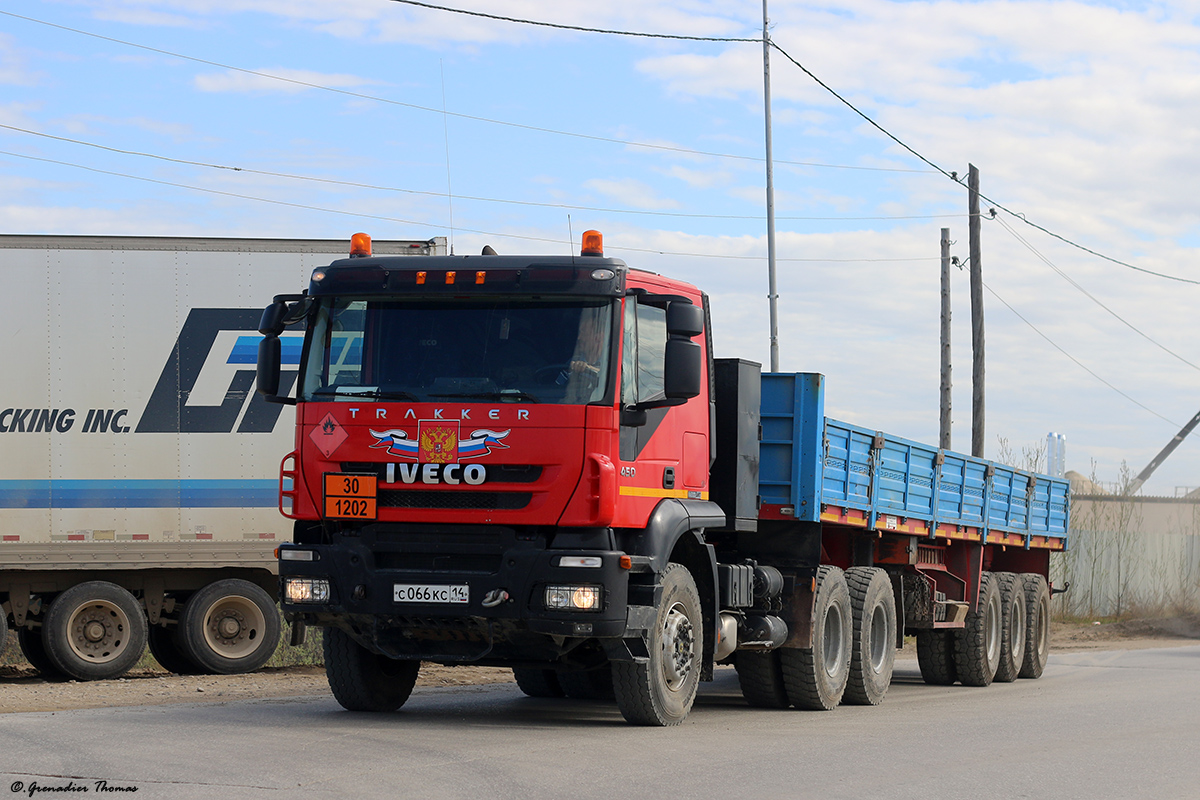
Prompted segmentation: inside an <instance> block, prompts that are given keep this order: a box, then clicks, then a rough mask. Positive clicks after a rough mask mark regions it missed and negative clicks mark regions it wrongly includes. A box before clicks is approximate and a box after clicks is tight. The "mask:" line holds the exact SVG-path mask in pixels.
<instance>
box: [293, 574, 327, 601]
mask: <svg viewBox="0 0 1200 800" xmlns="http://www.w3.org/2000/svg"><path fill="white" fill-rule="evenodd" d="M283 595H284V597H285V598H287V601H288V602H289V603H326V602H328V601H329V581H327V580H325V579H324V578H288V579H287V580H286V582H285V583H284V585H283Z"/></svg>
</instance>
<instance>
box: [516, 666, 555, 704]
mask: <svg viewBox="0 0 1200 800" xmlns="http://www.w3.org/2000/svg"><path fill="white" fill-rule="evenodd" d="M513 678H515V679H516V681H517V688H519V689H520V690H521V691H522V692H524V693H525V694H527V695H529V696H530V697H562V696H563V688H562V686H560V685H559V683H558V673H557V672H555V671H554V670H552V669H529V668H526V667H513Z"/></svg>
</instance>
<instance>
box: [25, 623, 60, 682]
mask: <svg viewBox="0 0 1200 800" xmlns="http://www.w3.org/2000/svg"><path fill="white" fill-rule="evenodd" d="M17 644H18V645H20V646H21V654H22V655H24V656H25V660H26V661H28V662H29V664H30V666H32V667H33V668H34V669H36V670H37V671H38V673H39V674H41V676H42V677H43V678H44V679H45V680H48V681H64V680H67V679H68V676H67V675H64V674H63V673H62V671H61V670H59V668H58V667H56V666H54V664H53V663H52V662H51V661H50V657H49V656H48V655H46V646H45V645H44V644H43V643H42V629H41V628H26V627H20V628H17Z"/></svg>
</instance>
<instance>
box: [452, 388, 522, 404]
mask: <svg viewBox="0 0 1200 800" xmlns="http://www.w3.org/2000/svg"><path fill="white" fill-rule="evenodd" d="M429 396H430V397H444V398H446V399H449V400H508V401H510V402H516V401H518V400H524V401H526V402H529V403H540V402H541V401H540V400H538V399H537V398H536V397H534V396H533V395H531V394H530V393H529V392H522V391H521V390H520V389H505V390H503V391H500V392H458V393H454V394H431V395H429Z"/></svg>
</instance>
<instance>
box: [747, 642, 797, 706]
mask: <svg viewBox="0 0 1200 800" xmlns="http://www.w3.org/2000/svg"><path fill="white" fill-rule="evenodd" d="M735 659H736V660H735V661H734V667H735V668H736V669H737V676H738V685H739V686H741V687H742V697H744V698H746V702H747V703H749V704H750V705H752V706H754V707H756V708H787V707H788V706H790V705H791V704H792V701H791V700H789V699H788V695H787V687H785V686H784V685H783V668H782V667H780V665H779V653H778V651H775V650H769V651H767V652H765V653H756V652H755V651H753V650H742V651H739V652H738V653H737V655H736V657H735Z"/></svg>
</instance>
